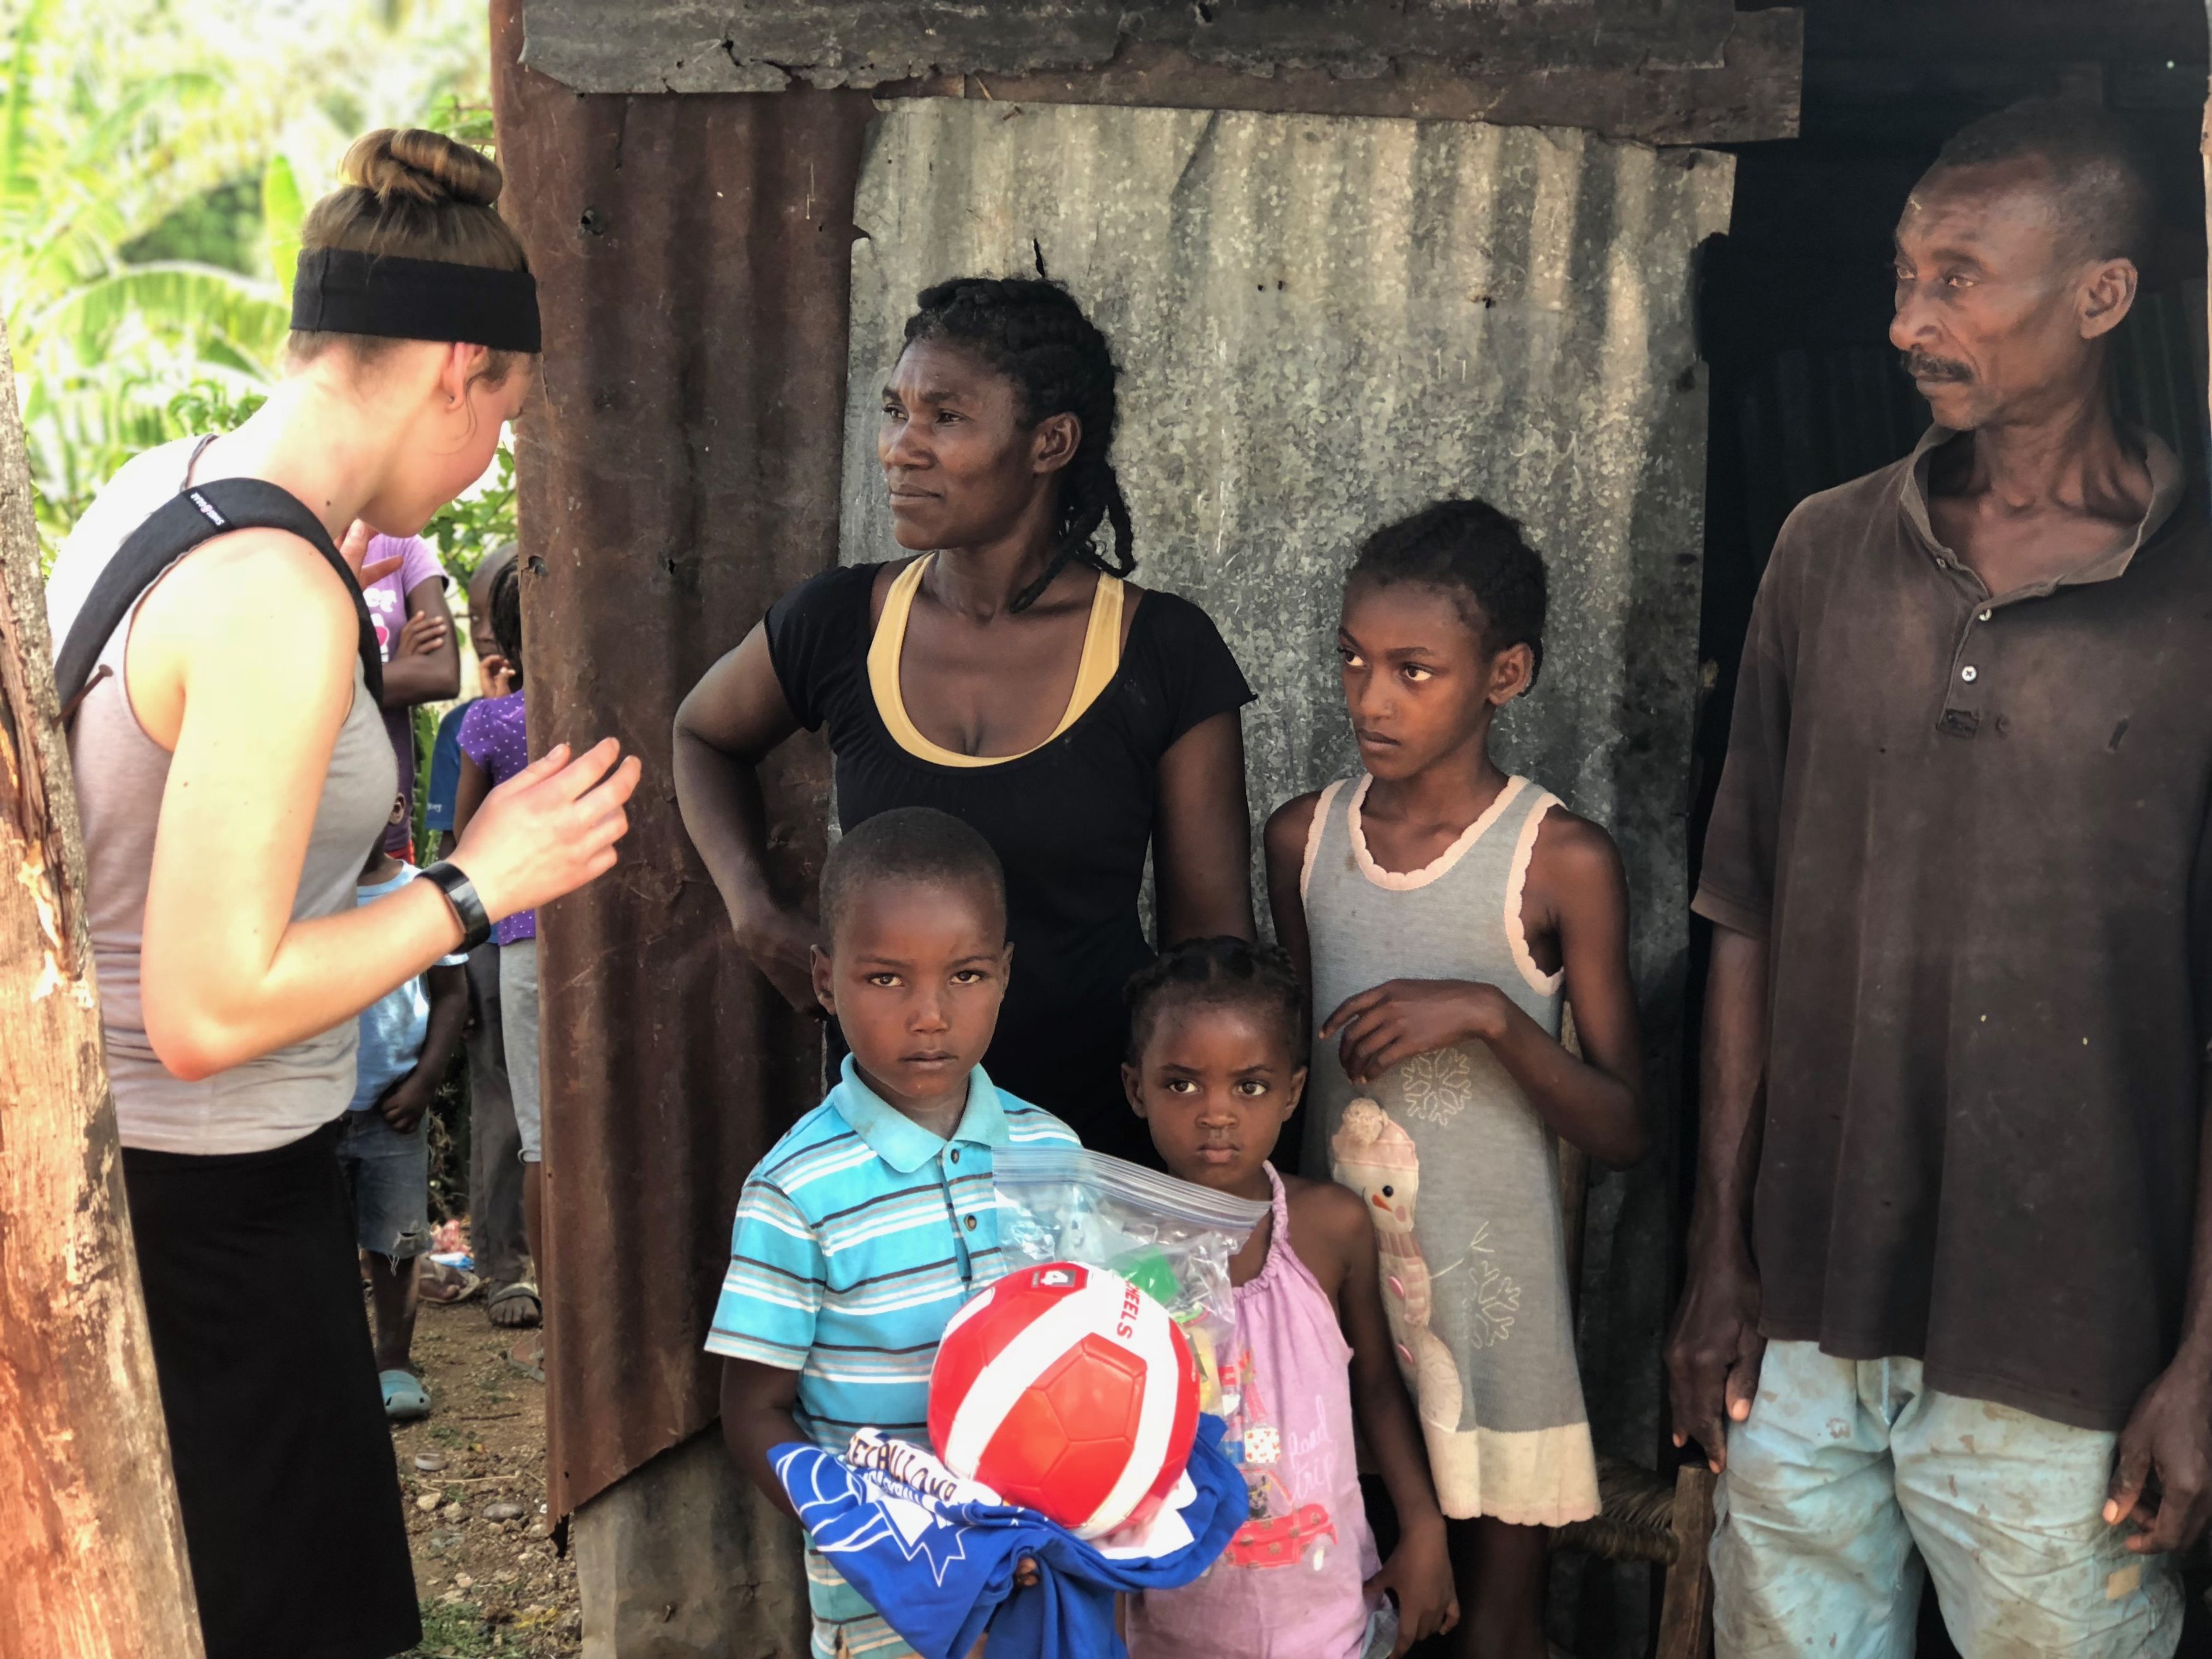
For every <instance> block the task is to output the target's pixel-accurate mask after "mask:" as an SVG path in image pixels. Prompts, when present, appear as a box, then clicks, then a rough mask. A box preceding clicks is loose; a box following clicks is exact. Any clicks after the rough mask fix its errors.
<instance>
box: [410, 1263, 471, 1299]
mask: <svg viewBox="0 0 2212 1659" xmlns="http://www.w3.org/2000/svg"><path fill="white" fill-rule="evenodd" d="M422 1262H423V1265H422V1267H419V1268H417V1269H416V1277H415V1294H416V1296H418V1297H421V1298H422V1300H423V1301H425V1302H435V1303H436V1304H438V1305H439V1306H441V1307H447V1308H449V1307H452V1306H453V1304H456V1303H459V1302H465V1301H467V1300H468V1299H469V1298H470V1297H472V1296H474V1295H475V1294H476V1293H477V1291H481V1290H482V1289H483V1287H484V1282H483V1279H480V1278H478V1277H477V1275H476V1274H474V1273H471V1272H470V1271H469V1270H468V1269H467V1268H466V1267H452V1266H449V1265H448V1264H447V1263H446V1262H443V1261H431V1260H430V1258H429V1257H428V1256H427V1255H426V1256H424V1257H423V1258H422Z"/></svg>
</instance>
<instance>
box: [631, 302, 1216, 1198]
mask: <svg viewBox="0 0 2212 1659" xmlns="http://www.w3.org/2000/svg"><path fill="white" fill-rule="evenodd" d="M1118 378H1119V375H1118V371H1117V369H1116V368H1115V363H1114V359H1113V355H1112V352H1111V350H1110V349H1109V347H1108V344H1107V341H1106V337H1105V336H1104V335H1103V334H1102V333H1101V332H1100V331H1098V329H1097V327H1096V326H1095V325H1093V324H1092V323H1091V320H1090V319H1088V318H1087V317H1085V315H1084V314H1083V310H1082V307H1080V306H1079V305H1078V304H1077V303H1076V301H1075V300H1074V299H1073V296H1072V295H1069V294H1068V292H1067V290H1066V289H1063V288H1061V287H1060V286H1059V285H1058V284H1056V283H1048V282H1042V281H1036V280H1032V279H1018V280H1006V281H999V280H993V279H987V278H980V277H971V278H963V279H960V280H957V281H954V282H949V283H940V284H939V285H938V286H937V287H934V288H932V289H927V290H926V291H925V292H924V293H923V294H922V295H921V296H920V301H919V308H918V309H917V311H916V312H915V315H914V316H913V318H912V319H909V320H908V323H907V325H906V344H905V349H904V350H903V351H902V353H901V354H900V356H899V359H898V362H896V364H895V365H893V366H892V367H891V369H890V375H889V377H888V380H887V382H886V384H885V385H884V392H883V397H884V415H883V425H882V427H881V428H880V433H879V435H878V441H877V450H876V453H877V459H878V461H880V463H881V464H882V466H883V474H884V488H885V489H887V490H888V492H889V494H890V509H891V520H892V524H893V526H894V529H895V532H896V535H897V538H898V541H899V544H900V545H901V546H902V547H905V548H908V549H910V550H913V551H912V553H911V554H910V555H909V556H908V557H907V558H905V559H902V560H899V561H897V562H891V563H886V564H864V565H854V566H848V567H846V568H842V569H838V570H831V571H828V572H825V573H824V574H822V575H820V576H818V577H817V578H816V579H815V580H812V581H811V582H808V583H807V584H806V585H805V586H802V587H799V588H797V589H794V590H793V592H789V593H787V594H785V595H784V596H783V598H782V599H779V600H777V601H776V603H775V606H774V607H773V608H772V609H771V610H770V611H769V613H768V616H767V617H766V619H765V620H764V621H763V623H761V624H760V625H759V626H758V627H757V628H755V629H753V630H752V632H751V633H750V634H749V635H746V637H745V639H744V641H743V642H742V643H741V644H740V645H739V646H738V648H737V649H736V650H735V651H733V652H732V653H730V654H729V655H728V656H726V657H725V658H723V659H722V660H721V661H720V662H719V663H717V664H715V665H714V667H713V668H712V669H711V670H709V671H708V674H707V677H706V678H704V679H703V680H702V681H701V682H700V683H699V684H698V686H697V687H696V689H695V690H693V691H692V693H691V695H690V696H689V697H688V698H687V699H685V701H684V706H683V708H682V709H681V710H679V711H678V714H677V719H676V746H675V771H676V791H677V799H678V801H679V802H680V803H681V805H682V807H683V812H684V827H685V828H686V829H689V830H690V835H691V840H692V843H693V844H694V845H695V846H696V848H698V849H699V854H700V856H701V858H702V860H704V861H705V863H706V866H707V868H708V872H710V873H711V874H712V875H713V877H714V882H715V884H716V885H717V886H718V887H719V888H720V890H721V894H722V897H723V899H724V901H725V902H726V904H727V905H728V907H729V912H730V918H731V921H732V923H733V924H734V926H735V927H736V930H737V934H738V940H739V942H740V943H741V944H743V945H744V947H745V948H746V950H747V951H749V952H750V955H751V957H752V958H753V960H754V961H755V963H757V964H758V965H759V967H760V969H761V970H762V972H763V973H764V974H766V975H768V977H769V979H770V980H771V981H773V982H774V983H775V987H776V988H777V989H778V990H779V991H781V992H782V993H783V994H784V995H785V996H786V997H787V998H789V999H790V1000H791V1002H792V1004H793V1006H796V1007H799V1008H801V1009H811V1008H813V1007H814V1006H815V1003H814V991H813V983H812V977H811V971H810V969H809V966H808V963H809V952H810V951H811V947H812V946H813V945H815V944H816V943H817V941H818V939H819V937H820V935H819V930H818V928H817V926H816V923H815V921H813V919H812V918H811V916H809V915H807V914H806V913H805V911H804V910H803V909H801V908H797V907H794V906H792V905H790V904H789V903H787V902H786V901H785V900H784V899H782V898H781V897H779V896H777V895H775V893H774V892H773V890H771V889H770V886H769V881H768V878H767V873H766V868H765V860H764V849H765V839H766V836H767V834H768V825H767V823H765V821H764V817H763V811H762V806H761V793H760V787H759V784H758V782H757V778H756V775H755V769H757V767H758V765H759V764H760V763H761V762H762V761H763V759H764V758H765V757H767V755H768V753H769V750H773V749H774V748H775V747H776V745H778V744H781V743H782V742H783V741H784V740H785V739H786V738H788V737H790V736H791V734H792V733H793V732H796V731H798V730H799V728H801V727H802V726H803V727H805V728H806V729H807V730H809V731H812V730H814V729H816V728H817V727H821V726H826V727H827V728H828V732H829V746H830V748H831V749H832V750H834V751H835V753H836V781H837V811H838V816H839V817H840V818H841V820H842V823H843V825H844V827H845V828H846V829H851V828H852V827H853V826H854V824H856V823H860V821H861V820H863V819H865V818H868V817H874V816H875V815H876V814H877V813H878V812H882V811H887V810H889V809H890V808H892V807H896V806H915V805H926V806H934V807H939V808H940V809H942V810H943V811H948V812H951V813H952V814H953V815H954V816H955V817H960V818H963V819H965V820H966V821H967V822H968V823H971V824H973V825H975V828H976V829H979V830H981V832H982V834H983V836H984V838H985V839H986V840H987V841H988V842H990V843H991V845H992V847H993V848H994V849H995V850H996V851H997V853H998V854H999V859H1000V863H1001V865H1002V866H1004V867H1005V870H1006V896H1007V933H1008V937H1009V938H1010V939H1012V942H1013V945H1014V956H1013V965H1012V970H1011V973H1010V975H1009V978H1008V981H1007V990H1006V1005H1005V1008H1004V1010H1003V1012H1001V1014H1000V1018H999V1026H998V1035H997V1036H996V1037H995V1038H994V1040H993V1042H992V1045H991V1048H990V1052H989V1053H988V1054H987V1055H986V1056H985V1059H984V1066H985V1068H986V1070H987V1071H988V1073H990V1076H991V1079H992V1080H993V1081H994V1082H995V1083H997V1084H999V1085H1001V1086H1003V1087H1005V1088H1006V1089H1008V1090H1011V1091H1012V1092H1013V1093H1015V1094H1017V1095H1018V1096H1020V1097H1023V1098H1024V1099H1026V1100H1030V1101H1032V1102H1034V1103H1036V1104H1038V1105H1040V1106H1042V1107H1044V1108H1046V1109H1048V1110H1050V1111H1052V1112H1055V1113H1057V1114H1058V1115H1060V1117H1062V1118H1064V1119H1065V1120H1066V1121H1067V1123H1068V1124H1069V1125H1070V1126H1071V1127H1073V1128H1074V1129H1075V1131H1076V1133H1078V1134H1079V1135H1080V1136H1081V1137H1082V1138H1083V1141H1084V1144H1085V1145H1086V1146H1092V1147H1096V1148H1097V1149H1099V1150H1102V1151H1105V1152H1116V1153H1120V1154H1121V1155H1123V1156H1126V1157H1129V1158H1142V1159H1144V1160H1146V1161H1147V1162H1150V1161H1152V1157H1153V1154H1152V1143H1151V1140H1150V1138H1149V1137H1148V1136H1146V1134H1145V1133H1143V1125H1142V1124H1141V1123H1140V1122H1139V1120H1138V1119H1137V1117H1136V1115H1135V1114H1134V1113H1133V1112H1132V1111H1131V1110H1130V1109H1129V1105H1128V1103H1127V1100H1126V1098H1125V1097H1124V1096H1123V1093H1122V1088H1121V1061H1122V1060H1123V1058H1124V1052H1123V1051H1124V1049H1125V1048H1126V1047H1127V1014H1126V1012H1125V1011H1124V1009H1123V1006H1122V1002H1121V987H1122V985H1123V983H1124V982H1125V981H1127V979H1128V977H1129V975H1130V974H1131V973H1133V971H1134V970H1135V969H1139V968H1140V967H1142V966H1143V965H1144V964H1145V963H1147V962H1149V961H1150V960H1151V959H1152V946H1151V945H1150V944H1149V943H1148V942H1147V941H1146V936H1145V927H1144V921H1143V919H1142V917H1141V915H1140V914H1139V895H1140V893H1141V892H1142V890H1143V887H1144V883H1145V875H1146V864H1147V860H1148V859H1149V862H1150V866H1151V872H1152V881H1153V892H1154V896H1155V901H1156V903H1155V917H1156V928H1157V935H1158V938H1159V939H1160V940H1161V941H1162V942H1163V943H1168V942H1173V941H1176V940H1179V939H1190V938H1200V937H1210V936H1213V935H1218V934H1225V933H1233V934H1237V935H1240V936H1242V937H1243V938H1246V939H1249V938H1250V937H1251V936H1252V896H1251V885H1250V874H1249V857H1250V847H1251V839H1250V836H1251V832H1250V826H1249V823H1248V821H1247V818H1246V816H1245V800H1244V741H1243V727H1242V726H1241V724H1240V720H1241V716H1240V714H1239V711H1240V710H1241V709H1242V708H1243V705H1244V704H1246V703H1247V702H1250V701H1251V699H1252V693H1251V690H1250V689H1249V687H1248V686H1247V685H1246V684H1245V682H1244V677H1243V674H1242V673H1241V672H1239V671H1238V669H1237V662H1236V659H1234V658H1233V657H1231V655H1230V653H1229V647H1227V646H1226V645H1225V644H1224V643H1223V642H1222V639H1221V635H1220V634H1219V633H1218V632H1217V631H1216V629H1215V628H1214V625H1213V623H1212V618H1210V617H1207V616H1206V613H1205V612H1204V611H1201V610H1200V609H1199V608H1198V607H1197V606H1196V605H1193V604H1191V603H1190V602H1189V601H1188V600H1187V599H1181V598H1178V597H1177V596H1176V595H1174V594H1172V593H1164V592H1148V591H1146V589H1143V588H1140V587H1139V586H1136V585H1135V584H1134V583H1133V582H1131V581H1128V580H1126V578H1127V577H1128V575H1129V574H1130V573H1131V571H1132V570H1133V568H1134V567H1135V564H1136V556H1135V540H1134V535H1133V529H1132V526H1131V521H1130V516H1129V508H1128V504H1127V502H1126V501H1123V499H1122V496H1121V483H1120V481H1119V479H1118V478H1117V477H1115V471H1114V464H1113V460H1112V450H1113V444H1114V428H1115V421H1116V418H1117V415H1118V410H1117V403H1116V396H1115V382H1116V380H1117V379H1118Z"/></svg>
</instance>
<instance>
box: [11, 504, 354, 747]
mask: <svg viewBox="0 0 2212 1659" xmlns="http://www.w3.org/2000/svg"><path fill="white" fill-rule="evenodd" d="M233 530H283V531H289V532H290V533H291V534H293V535H295V536H297V537H298V538H300V539H301V540H302V541H304V542H306V543H307V544H308V545H309V546H311V547H313V549H314V550H315V551H316V552H318V553H319V554H321V555H322V556H323V559H324V561H325V562H326V563H327V564H328V565H329V566H330V567H331V569H333V570H335V571H337V573H338V574H339V575H340V576H341V577H343V579H344V581H345V585H346V592H347V593H348V594H349V596H350V597H351V598H352V599H353V610H354V618H355V621H356V623H358V624H359V626H360V631H361V671H362V678H364V679H365V680H367V681H368V695H369V696H371V697H373V698H374V699H376V700H377V701H378V702H382V701H383V698H384V659H383V653H382V652H381V651H380V649H379V648H378V646H377V643H376V625H375V624H374V623H373V622H372V621H370V619H369V615H368V600H366V599H363V598H362V592H361V584H360V582H359V581H357V580H356V579H355V577H354V574H353V572H352V570H351V569H350V568H348V566H347V564H346V562H345V560H344V558H343V556H341V555H340V554H339V552H338V550H337V544H335V543H334V542H332V541H331V532H329V531H327V530H325V528H324V527H323V521H322V520H320V519H318V518H317V517H316V516H315V515H314V514H313V513H310V512H309V511H307V507H305V506H304V505H303V504H302V503H301V501H300V498H299V497H298V496H296V495H293V494H292V493H291V492H290V491H289V490H287V489H280V488H279V487H277V486H276V485H275V484H273V483H268V482H267V481H266V480H264V479H261V478H217V479H216V480H215V481H213V482H212V483H204V484H194V485H191V487H190V488H188V489H185V491H184V492H183V493H182V494H181V495H178V496H177V497H176V498H175V499H174V500H173V501H167V502H165V503H163V504H162V505H161V507H156V508H155V510H154V511H153V512H152V513H150V514H149V515H148V517H147V519H146V521H145V522H144V523H143V524H142V525H140V526H138V527H137V529H136V530H134V531H132V532H131V534H130V535H129V536H128V537H126V538H125V540H124V543H123V545H122V546H120V547H118V549H116V550H115V556H114V557H113V558H112V559H110V560H109V561H108V562H107V567H106V569H104V570H102V571H101V572H100V576H99V578H98V580H95V581H94V583H93V585H92V592H91V593H90V594H89V595H88V596H87V597H86V599H85V602H84V605H83V608H82V610H80V611H78V612H77V614H76V621H75V622H73V623H70V631H69V637H68V638H67V639H66V640H64V641H62V648H61V652H60V654H59V655H58V657H57V658H56V659H55V661H54V690H55V692H56V694H57V695H58V697H59V700H60V702H61V706H62V707H63V708H64V709H70V708H73V706H74V704H75V702H76V699H77V698H78V697H79V696H81V695H82V693H83V691H84V690H85V687H86V686H87V685H88V684H89V683H90V681H91V679H92V671H93V666H94V664H96V663H97V662H98V661H99V660H100V653H101V652H102V651H103V650H105V649H106V646H107V641H109V639H110V638H112V636H113V635H114V633H115V630H116V629H118V628H119V627H121V626H122V625H123V619H124V618H125V617H128V616H129V615H130V614H131V608H132V607H133V606H134V605H137V603H138V601H139V599H140V598H141V597H143V595H144V593H145V592H146V590H147V589H148V588H149V587H151V586H153V585H154V584H155V582H157V581H159V580H161V576H162V574H163V573H164V572H166V571H167V569H168V568H169V567H170V566H171V565H173V564H174V563H176V562H177V561H178V560H179V559H181V558H183V557H184V556H185V554H187V553H189V552H191V550H193V549H194V548H196V547H197V546H198V545H199V544H201V543H203V542H205V541H210V540H212V539H213V538H216V537H217V536H221V535H224V534H226V533H228V532H230V531H233Z"/></svg>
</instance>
